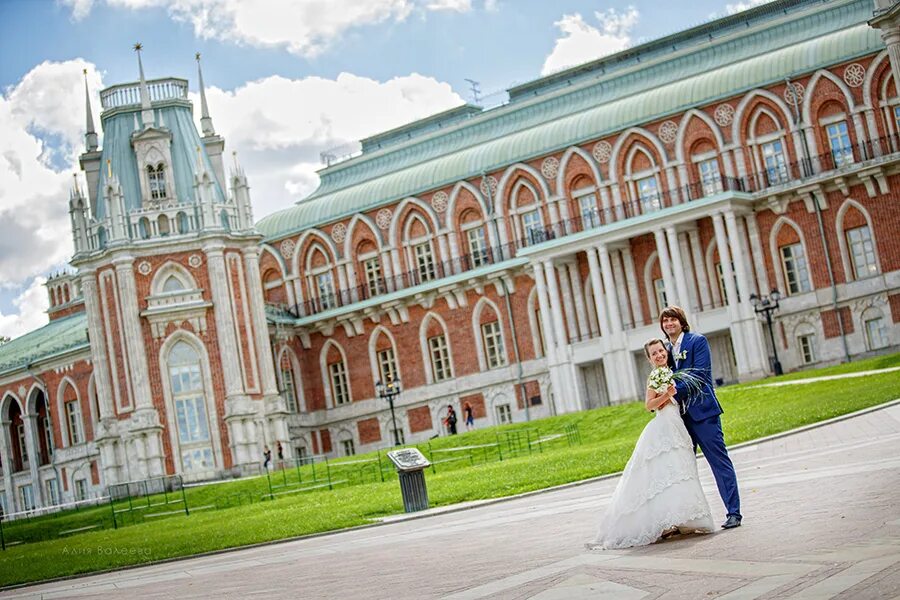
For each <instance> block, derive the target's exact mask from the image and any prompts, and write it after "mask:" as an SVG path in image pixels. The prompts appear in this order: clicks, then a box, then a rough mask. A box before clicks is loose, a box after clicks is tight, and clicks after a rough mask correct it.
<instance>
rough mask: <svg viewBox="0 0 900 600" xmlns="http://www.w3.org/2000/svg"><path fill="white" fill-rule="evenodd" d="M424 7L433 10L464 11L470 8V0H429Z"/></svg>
mask: <svg viewBox="0 0 900 600" xmlns="http://www.w3.org/2000/svg"><path fill="white" fill-rule="evenodd" d="M425 8H426V9H428V10H434V11H448V12H460V13H464V12H469V11H470V10H472V0H430V2H428V4H426V5H425Z"/></svg>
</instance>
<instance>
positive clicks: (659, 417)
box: [588, 339, 713, 549]
mask: <svg viewBox="0 0 900 600" xmlns="http://www.w3.org/2000/svg"><path fill="white" fill-rule="evenodd" d="M644 353H645V354H646V355H647V358H648V359H649V360H650V363H651V364H652V365H653V367H654V369H656V368H658V367H666V366H667V363H668V359H669V353H668V351H667V350H666V347H665V345H664V344H663V341H662V340H659V339H652V340H650V341H648V342H647V343H646V344H644ZM650 383H651V382H650V381H648V387H647V395H646V399H645V404H646V406H647V409H648V410H650V411H654V410H655V411H656V416H655V417H654V419H653V420H652V421H650V422H649V423H647V426H646V427H644V431H643V432H642V433H641V436H640V437H639V438H638V441H637V445H636V446H635V448H634V452H633V453H632V455H631V458H630V459H629V460H628V464H627V465H626V466H625V471H624V473H623V474H622V478H621V479H620V480H619V484H618V485H617V486H616V491H615V492H614V493H613V495H612V499H611V501H610V504H609V508H608V509H607V511H606V515H605V516H604V518H603V521H602V522H601V525H600V533H599V534H598V535H597V539H596V540H595V542H594V543H593V544H588V546H589V547H590V548H600V549H609V548H629V547H631V546H645V545H647V544H652V543H653V542H655V541H657V540H658V539H660V537H663V536H664V535H670V534H673V533H675V532H676V531H678V532H681V533H691V532H696V533H710V532H711V531H713V522H712V516H711V515H710V510H709V503H708V502H707V501H706V496H704V495H703V489H702V488H701V487H700V477H699V475H698V473H697V460H696V457H695V456H694V446H693V443H692V442H691V438H690V435H688V432H687V429H685V427H684V423H683V422H682V420H681V415H680V414H679V407H678V405H677V404H676V402H675V400H674V399H673V395H674V391H675V388H674V386H671V387H669V388H668V389H667V390H666V391H665V392H662V393H660V392H657V391H655V390H654V389H653V387H652V386H651V385H649V384H650Z"/></svg>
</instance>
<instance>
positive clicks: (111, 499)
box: [109, 489, 119, 529]
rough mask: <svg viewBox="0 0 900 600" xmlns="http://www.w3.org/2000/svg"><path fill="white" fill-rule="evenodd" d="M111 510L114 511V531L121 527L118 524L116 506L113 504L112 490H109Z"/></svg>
mask: <svg viewBox="0 0 900 600" xmlns="http://www.w3.org/2000/svg"><path fill="white" fill-rule="evenodd" d="M109 509H110V510H111V511H112V516H113V529H118V528H119V525H118V524H117V523H116V505H115V504H113V495H112V489H110V490H109Z"/></svg>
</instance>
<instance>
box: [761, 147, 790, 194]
mask: <svg viewBox="0 0 900 600" xmlns="http://www.w3.org/2000/svg"><path fill="white" fill-rule="evenodd" d="M762 157H763V164H764V165H765V169H766V178H767V179H768V182H769V185H775V184H778V183H782V182H785V181H787V180H788V170H787V159H786V158H785V155H784V146H783V145H782V143H781V140H775V141H774V142H769V143H768V144H763V145H762Z"/></svg>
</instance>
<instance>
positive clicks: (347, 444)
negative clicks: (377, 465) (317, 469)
mask: <svg viewBox="0 0 900 600" xmlns="http://www.w3.org/2000/svg"><path fill="white" fill-rule="evenodd" d="M341 448H342V449H343V450H344V456H353V455H354V454H356V446H355V445H354V444H353V440H352V439H350V440H341Z"/></svg>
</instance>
